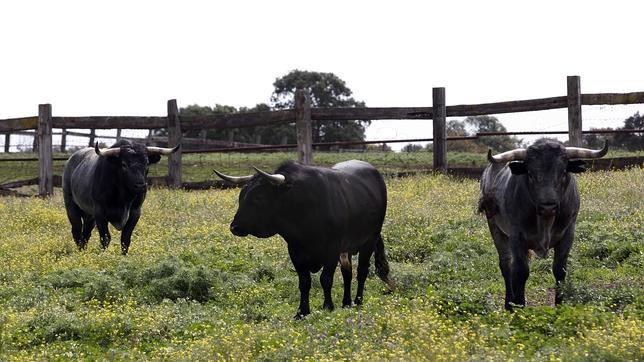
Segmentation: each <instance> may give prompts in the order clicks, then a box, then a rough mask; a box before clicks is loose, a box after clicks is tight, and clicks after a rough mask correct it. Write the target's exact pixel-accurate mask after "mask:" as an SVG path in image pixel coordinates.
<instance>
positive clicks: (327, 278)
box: [320, 258, 338, 310]
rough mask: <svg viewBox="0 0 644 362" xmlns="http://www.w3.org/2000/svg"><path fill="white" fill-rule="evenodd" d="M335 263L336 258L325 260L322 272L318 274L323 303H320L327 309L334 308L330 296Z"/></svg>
mask: <svg viewBox="0 0 644 362" xmlns="http://www.w3.org/2000/svg"><path fill="white" fill-rule="evenodd" d="M337 265H338V259H337V258H333V259H332V260H330V261H327V262H326V263H325V264H324V267H323V268H322V273H321V274H320V284H322V291H324V303H323V304H322V307H323V308H324V309H328V310H333V308H334V306H333V299H332V298H331V287H332V286H333V274H335V268H336V266H337Z"/></svg>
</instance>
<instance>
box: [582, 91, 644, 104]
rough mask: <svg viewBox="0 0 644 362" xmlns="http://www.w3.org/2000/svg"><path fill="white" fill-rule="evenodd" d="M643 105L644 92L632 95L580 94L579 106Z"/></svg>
mask: <svg viewBox="0 0 644 362" xmlns="http://www.w3.org/2000/svg"><path fill="white" fill-rule="evenodd" d="M639 103H644V92H632V93H597V94H582V95H581V104H583V105H587V106H590V105H598V104H639Z"/></svg>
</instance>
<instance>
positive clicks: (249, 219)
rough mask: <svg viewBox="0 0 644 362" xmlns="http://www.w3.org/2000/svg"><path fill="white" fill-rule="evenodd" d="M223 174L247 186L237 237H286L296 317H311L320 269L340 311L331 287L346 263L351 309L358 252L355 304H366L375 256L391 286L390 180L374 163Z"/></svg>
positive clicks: (329, 303) (327, 297) (233, 227)
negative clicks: (387, 241)
mask: <svg viewBox="0 0 644 362" xmlns="http://www.w3.org/2000/svg"><path fill="white" fill-rule="evenodd" d="M215 172H216V173H217V175H218V176H219V177H221V178H222V179H224V180H227V181H230V182H233V183H237V184H246V185H245V186H244V188H243V189H242V190H241V192H240V194H239V209H238V210H237V213H236V214H235V218H234V220H233V222H232V223H231V224H230V231H231V232H232V233H233V234H234V235H237V236H246V235H248V234H251V235H254V236H256V237H260V238H267V237H270V236H273V235H275V234H279V235H280V236H282V237H283V238H284V240H285V241H286V243H287V245H288V252H289V255H290V257H291V262H292V263H293V266H294V267H295V270H296V271H297V275H298V278H299V289H300V305H299V308H298V310H297V314H296V315H295V317H296V318H301V317H303V316H305V315H307V314H309V313H310V308H309V291H310V289H311V274H310V273H315V272H317V271H319V270H320V269H322V273H321V275H320V284H322V289H323V290H324V308H326V309H329V310H332V309H333V300H332V299H331V286H332V284H333V274H334V273H335V269H336V266H337V264H338V260H339V259H340V261H341V266H342V267H341V269H342V277H343V281H344V295H343V298H342V305H343V306H348V305H351V278H352V270H351V255H355V254H357V253H359V257H358V258H359V259H358V260H359V261H358V290H357V293H356V297H355V303H356V304H361V303H362V296H363V291H364V283H365V280H366V279H367V274H368V273H369V259H370V258H371V254H372V253H375V264H376V273H377V274H378V276H379V277H380V278H381V279H382V280H383V281H385V282H386V283H387V284H388V285H389V286H390V287H391V281H390V279H389V265H388V263H387V258H386V256H385V248H384V244H383V241H382V236H381V235H380V231H381V229H382V223H383V221H384V218H385V213H386V209H387V190H386V187H385V182H384V180H383V178H382V176H381V175H380V173H379V172H378V171H377V170H376V169H375V168H374V167H373V166H371V165H370V164H368V163H366V162H363V161H355V160H353V161H347V162H341V163H338V164H337V165H335V166H333V167H332V168H322V167H313V166H305V165H301V164H299V163H295V162H287V163H285V164H283V165H282V166H280V167H279V168H278V169H277V170H276V171H275V173H274V174H268V173H266V172H263V171H261V170H258V169H257V174H255V175H251V176H243V177H232V176H226V175H224V174H221V173H219V172H217V171H215Z"/></svg>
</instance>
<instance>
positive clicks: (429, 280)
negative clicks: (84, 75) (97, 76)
mask: <svg viewBox="0 0 644 362" xmlns="http://www.w3.org/2000/svg"><path fill="white" fill-rule="evenodd" d="M427 154H428V155H429V157H430V158H431V154H429V153H427ZM345 156H346V155H345ZM222 157H226V156H222ZM376 164H377V163H376ZM260 166H264V165H262V164H260ZM266 166H268V165H266ZM154 167H157V168H159V166H154ZM185 168H186V169H187V168H188V167H185ZM266 168H267V169H271V168H272V167H266ZM161 169H163V168H161ZM186 171H187V170H186ZM209 171H210V170H208V172H209ZM224 171H227V172H231V173H237V172H233V171H234V170H233V171H231V169H228V170H224ZM249 171H250V170H246V172H249ZM186 173H187V172H186ZM200 179H202V178H201V177H200ZM577 179H578V182H579V186H580V192H581V210H580V216H579V219H578V222H577V236H576V240H575V244H574V246H573V250H572V252H571V256H570V259H569V264H568V271H569V274H568V275H569V276H568V280H567V283H566V286H565V290H566V298H567V299H566V302H565V304H564V305H563V306H561V307H558V308H555V307H553V304H554V290H553V286H554V278H553V277H552V273H551V271H550V270H551V263H552V253H550V256H549V258H547V259H536V258H533V260H532V263H531V275H530V279H529V280H528V284H527V291H526V298H527V300H528V306H527V307H526V308H524V309H520V310H518V311H516V312H515V313H507V312H505V311H503V293H504V292H503V291H504V286H503V279H502V277H501V273H500V272H499V269H498V259H497V254H496V250H495V249H494V246H493V244H492V241H491V238H490V235H489V232H488V230H487V225H486V223H485V218H484V217H483V216H481V215H477V214H476V213H475V209H476V204H477V200H478V182H477V181H474V180H461V179H456V178H453V177H448V176H444V175H429V176H419V177H410V178H402V179H388V180H387V186H388V191H389V206H388V211H387V217H386V220H385V225H384V227H383V236H384V239H385V248H386V252H387V255H388V258H389V262H390V265H391V271H392V277H393V278H394V280H395V282H396V285H397V290H396V291H395V292H394V293H390V294H387V293H385V289H386V288H385V286H384V284H383V283H382V282H381V281H380V280H379V279H378V278H377V277H375V276H373V275H370V277H369V278H368V280H367V284H366V291H365V299H364V304H363V306H362V307H360V308H356V307H352V308H345V309H342V308H336V310H335V311H333V312H327V311H323V310H322V309H321V305H322V290H321V287H320V284H319V282H318V280H317V279H318V278H317V276H314V278H313V288H312V290H311V311H312V314H311V315H310V316H308V317H307V318H306V319H304V320H301V321H295V320H293V319H292V317H293V315H294V313H295V311H296V309H297V304H298V299H299V293H298V289H297V275H296V273H295V272H294V270H293V268H292V266H291V263H290V260H289V257H288V253H287V250H286V245H285V243H284V241H283V240H282V239H281V238H280V237H278V236H276V237H272V238H269V239H257V238H253V237H247V238H238V237H234V236H233V235H232V234H231V233H230V232H229V231H228V225H229V223H230V221H231V220H232V217H233V215H234V212H235V210H236V207H237V195H238V192H239V190H237V189H233V190H210V191H195V192H186V191H173V190H167V189H152V190H150V191H149V192H148V197H147V200H146V202H145V203H144V205H143V215H142V217H141V220H140V222H139V224H138V226H137V228H136V229H135V231H134V235H133V237H132V244H131V246H130V253H129V255H127V256H126V257H124V256H122V255H121V254H120V248H119V246H118V238H119V236H120V233H119V232H116V231H115V230H112V235H113V241H112V244H111V245H110V247H109V249H108V250H107V251H102V250H101V249H100V247H99V241H98V235H97V232H96V231H94V233H93V236H92V239H91V240H90V242H89V245H88V248H87V250H85V251H83V252H79V251H77V250H76V246H75V244H74V242H73V241H72V239H71V234H70V230H69V224H68V221H67V218H66V216H65V212H64V207H63V202H62V197H61V192H60V190H57V193H56V196H55V197H53V198H50V199H37V198H12V197H6V198H0V223H1V225H0V230H1V234H0V360H27V359H29V360H33V359H60V360H62V359H87V360H95V359H102V360H105V359H119V360H120V359H136V360H139V359H170V360H213V359H234V360H240V359H241V360H248V359H260V360H275V359H298V360H338V359H355V360H377V359H405V360H409V359H412V360H418V359H426V360H486V359H489V360H508V359H510V360H514V359H535V360H559V359H563V360H642V359H644V349H643V347H642V346H643V345H644V274H643V273H642V270H643V267H644V244H643V243H642V240H644V228H643V227H642V225H644V212H643V211H644V187H643V185H644V171H643V170H642V169H631V170H628V171H619V172H595V173H587V174H582V175H581V176H579V177H577ZM354 268H355V264H354ZM371 272H372V274H373V263H372V268H371ZM318 275H319V274H318ZM354 278H355V272H354ZM353 290H354V293H355V281H354V284H353ZM341 293H342V288H341V276H340V272H339V269H338V270H337V271H336V274H335V282H334V288H333V296H334V301H335V302H336V306H339V305H340V300H341Z"/></svg>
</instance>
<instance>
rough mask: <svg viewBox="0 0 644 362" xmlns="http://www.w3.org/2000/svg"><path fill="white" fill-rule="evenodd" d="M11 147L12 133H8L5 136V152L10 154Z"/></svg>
mask: <svg viewBox="0 0 644 362" xmlns="http://www.w3.org/2000/svg"><path fill="white" fill-rule="evenodd" d="M10 147H11V133H9V132H7V133H6V134H5V135H4V152H5V153H9V148H10Z"/></svg>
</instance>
